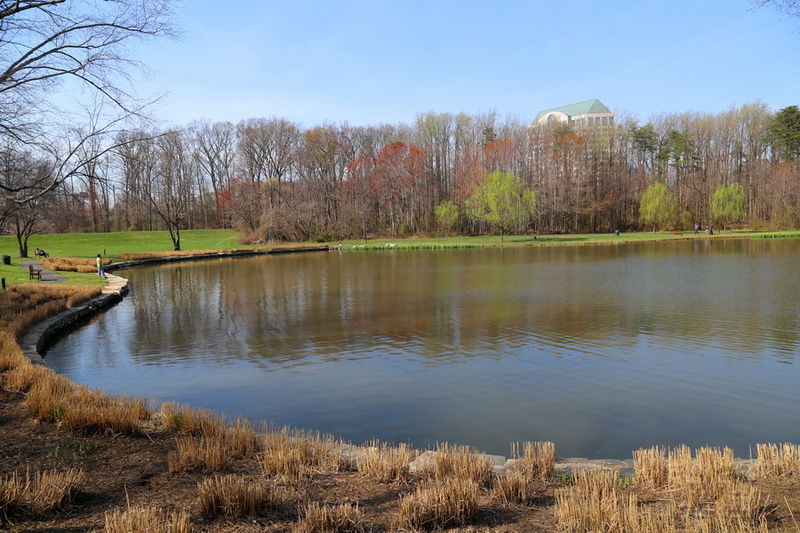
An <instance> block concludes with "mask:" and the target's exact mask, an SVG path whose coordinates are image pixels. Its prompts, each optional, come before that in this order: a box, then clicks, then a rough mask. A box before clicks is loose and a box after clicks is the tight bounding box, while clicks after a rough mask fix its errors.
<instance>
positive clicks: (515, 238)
mask: <svg viewBox="0 0 800 533" xmlns="http://www.w3.org/2000/svg"><path fill="white" fill-rule="evenodd" d="M765 233H768V232H759V234H765ZM754 235H756V232H751V231H726V232H715V233H714V236H713V237H710V238H717V237H751V236H754ZM701 238H702V239H705V238H709V237H708V236H707V235H706V234H705V233H703V232H701V233H700V234H698V235H695V234H694V232H693V231H687V232H684V233H683V234H682V235H681V234H679V235H676V234H674V233H673V232H671V231H666V232H657V233H653V232H643V233H624V232H623V233H620V234H619V235H614V234H613V233H585V234H571V235H539V236H538V237H537V238H536V239H534V238H533V235H506V236H505V238H504V239H503V242H500V237H499V236H498V235H483V236H480V237H464V236H456V237H449V238H443V237H436V238H424V239H423V238H407V239H406V238H403V239H374V240H372V239H370V240H368V241H364V240H345V241H342V246H343V247H344V249H353V250H360V249H370V248H387V246H386V245H387V244H390V245H395V247H396V248H432V249H435V248H461V247H473V246H476V247H485V246H570V245H578V244H621V243H637V242H653V241H665V240H676V239H701ZM328 244H330V245H331V246H338V244H339V242H338V241H337V242H331V243H328Z"/></svg>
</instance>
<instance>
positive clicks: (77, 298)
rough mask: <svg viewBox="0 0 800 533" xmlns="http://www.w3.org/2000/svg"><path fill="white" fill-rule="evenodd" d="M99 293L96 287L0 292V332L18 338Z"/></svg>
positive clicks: (21, 287)
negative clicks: (5, 332)
mask: <svg viewBox="0 0 800 533" xmlns="http://www.w3.org/2000/svg"><path fill="white" fill-rule="evenodd" d="M101 292H102V289H101V288H100V287H96V286H92V287H76V286H59V285H41V284H22V285H13V286H11V287H9V288H8V289H7V290H5V291H0V330H4V331H8V332H10V333H11V334H12V335H14V336H15V337H17V338H19V336H21V335H22V334H24V333H25V332H26V331H27V330H28V329H30V327H31V326H33V325H34V324H38V323H39V322H41V321H42V320H44V319H46V318H48V317H50V316H53V315H55V314H56V313H59V312H61V311H63V310H65V309H69V308H72V307H74V306H76V305H77V304H79V303H81V302H84V301H86V300H89V299H91V298H93V297H95V296H97V295H99V294H100V293H101Z"/></svg>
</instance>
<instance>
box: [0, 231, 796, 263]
mask: <svg viewBox="0 0 800 533" xmlns="http://www.w3.org/2000/svg"><path fill="white" fill-rule="evenodd" d="M798 235H800V233H798V232H753V231H727V232H718V233H716V234H715V235H714V236H713V238H731V237H740V238H746V237H758V238H771V237H774V238H791V237H795V238H796V237H797V236H798ZM240 237H241V233H240V232H239V231H238V230H233V229H220V230H187V231H183V232H181V248H182V250H184V251H192V250H229V249H236V248H255V247H257V246H255V245H243V244H239V238H240ZM705 238H710V237H709V236H707V235H705V233H700V234H699V235H695V234H694V232H691V231H689V232H685V233H684V232H657V233H652V232H642V233H624V232H623V233H620V235H614V234H613V233H587V234H570V235H560V234H559V235H538V236H536V237H535V238H534V236H533V235H506V236H505V238H504V239H503V242H500V237H499V236H497V235H482V236H477V237H471V236H454V237H430V238H419V237H409V238H398V239H392V238H379V239H368V240H363V239H349V240H344V241H341V242H340V241H333V242H329V243H327V244H328V245H330V246H332V247H333V246H338V245H339V244H341V245H342V246H343V247H344V248H348V249H351V248H352V249H361V248H383V247H387V245H394V246H390V247H397V248H430V249H437V248H467V247H486V246H492V247H494V246H554V245H558V246H571V245H579V244H624V243H637V242H654V241H665V240H682V239H705ZM28 248H29V250H30V255H31V256H32V255H33V250H34V249H35V248H42V249H44V250H46V251H47V252H48V253H49V254H50V256H52V257H95V256H96V255H97V254H102V255H103V256H104V257H106V258H108V259H111V260H113V261H118V260H119V259H120V256H121V255H122V254H136V253H148V252H169V251H171V250H172V241H170V238H169V233H167V232H166V231H136V232H134V231H122V232H115V233H70V234H53V235H34V236H32V237H31V238H30V240H29V242H28ZM0 254H7V255H10V256H11V257H12V261H14V262H17V260H18V259H19V257H18V256H19V251H18V248H17V243H16V239H15V238H14V237H12V236H10V235H4V236H0Z"/></svg>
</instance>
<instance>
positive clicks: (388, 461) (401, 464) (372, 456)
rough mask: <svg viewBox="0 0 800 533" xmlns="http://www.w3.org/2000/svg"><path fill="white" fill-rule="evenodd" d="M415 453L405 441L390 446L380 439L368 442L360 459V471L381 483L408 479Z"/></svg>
mask: <svg viewBox="0 0 800 533" xmlns="http://www.w3.org/2000/svg"><path fill="white" fill-rule="evenodd" d="M414 455H415V452H414V450H412V449H411V448H409V447H408V445H407V444H405V443H400V444H398V445H397V446H389V445H388V444H386V443H384V442H379V441H372V442H368V443H366V444H365V445H364V448H363V450H362V453H361V457H360V458H359V460H358V473H359V474H361V475H362V476H364V477H366V478H368V479H373V480H375V481H378V482H379V483H391V482H393V481H408V479H409V475H410V474H409V468H410V465H411V461H412V460H413V459H414Z"/></svg>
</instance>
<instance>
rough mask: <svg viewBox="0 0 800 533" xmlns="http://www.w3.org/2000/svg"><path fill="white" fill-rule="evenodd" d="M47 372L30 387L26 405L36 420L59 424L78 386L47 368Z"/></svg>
mask: <svg viewBox="0 0 800 533" xmlns="http://www.w3.org/2000/svg"><path fill="white" fill-rule="evenodd" d="M31 366H39V365H31ZM42 368H44V367H42ZM46 370H47V371H48V372H47V373H42V375H41V376H40V377H39V378H37V379H36V380H35V381H34V382H33V384H32V385H31V386H30V389H29V390H28V395H27V397H26V398H25V404H26V405H27V407H28V412H29V413H30V414H31V416H33V417H34V418H35V419H37V420H41V421H49V422H59V421H61V418H62V416H63V414H64V411H65V409H66V405H67V404H68V403H69V402H70V399H71V398H72V397H73V395H74V394H75V387H76V385H75V384H74V383H72V382H71V381H70V380H69V379H67V378H66V377H64V376H61V375H59V374H56V373H55V372H53V371H51V370H50V369H49V368H46Z"/></svg>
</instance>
